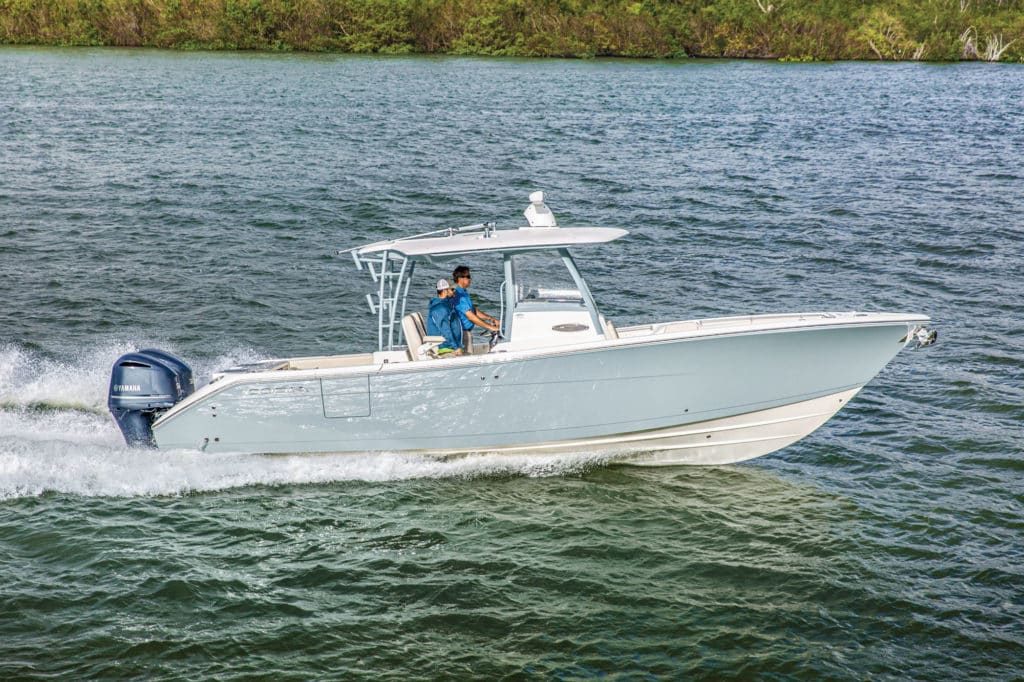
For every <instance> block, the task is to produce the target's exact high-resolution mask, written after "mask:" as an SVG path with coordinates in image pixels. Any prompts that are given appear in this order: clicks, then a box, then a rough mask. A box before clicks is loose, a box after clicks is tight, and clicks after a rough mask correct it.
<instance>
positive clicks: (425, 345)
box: [402, 312, 444, 360]
mask: <svg viewBox="0 0 1024 682" xmlns="http://www.w3.org/2000/svg"><path fill="white" fill-rule="evenodd" d="M402 333H403V334H405V343H406V345H407V346H408V347H409V359H410V360H426V359H427V358H436V357H437V356H438V353H437V348H438V346H440V345H441V344H442V343H444V337H443V336H427V329H426V325H425V324H424V323H423V315H421V314H420V313H419V312H415V313H409V314H408V315H406V316H405V317H403V318H402Z"/></svg>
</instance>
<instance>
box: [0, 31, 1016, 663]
mask: <svg viewBox="0 0 1024 682" xmlns="http://www.w3.org/2000/svg"><path fill="white" fill-rule="evenodd" d="M1022 100H1024V70H1022V67H1020V66H1012V65H976V64H964V65H959V64H958V65H944V66H931V65H921V64H900V65H883V64H811V65H784V64H775V63H745V62H682V63H655V62H631V61H591V62H565V61H516V60H481V59H449V58H374V57H347V56H303V55H258V54H206V53H190V54H178V53H166V52H157V51H141V50H138V51H119V50H70V49H68V50H51V49H12V48H6V49H3V50H0V292H2V293H3V298H2V300H3V302H2V304H0V677H4V678H25V677H47V676H53V675H61V676H64V677H70V678H92V677H114V676H116V677H146V678H163V679H169V678H177V679H180V678H211V677H217V678H224V679H229V678H248V677H253V676H257V675H260V676H266V677H273V678H274V679H309V678H317V677H319V678H326V679H335V678H348V677H358V676H365V677H374V678H389V679H402V680H405V679H410V678H480V679H500V678H511V679H531V678H544V677H556V678H590V677H597V676H602V675H606V674H607V675H613V676H618V677H621V678H625V679H648V678H662V677H664V678H672V677H683V676H690V677H715V678H719V677H742V678H751V677H755V676H770V677H785V678H789V677H802V678H811V679H820V678H860V677H866V676H869V675H877V676H879V677H883V678H885V677H900V678H902V677H924V678H934V679H950V678H972V679H974V678H994V679H1006V678H1012V677H1018V676H1021V675H1024V664H1022V663H1021V661H1024V635H1022V634H1021V633H1022V632H1024V628H1022V626H1021V624H1022V621H1024V575H1022V573H1024V569H1022V568H1021V567H1022V566H1024V540H1022V532H1024V482H1022V478H1024V457H1022V455H1024V437H1022V434H1024V432H1022V423H1024V378H1022V372H1021V367H1022V362H1024V333H1022V332H1021V329H1020V320H1021V319H1022V316H1024V315H1022V313H1024V309H1022V304H1021V301H1022V300H1024V269H1022V265H1021V264H1022V262H1024V227H1022V218H1021V216H1022V215H1024V189H1022V188H1024V166H1022V158H1024V125H1022V124H1024V118H1022V114H1021V111H1020V107H1019V103H1020V102H1021V101H1022ZM538 188H540V189H544V190H546V191H547V192H548V194H549V203H550V205H551V206H552V208H553V210H554V211H555V213H556V215H557V216H558V217H559V219H560V221H561V222H562V223H563V224H573V223H575V224H605V225H615V226H624V227H628V228H629V229H631V230H632V235H631V236H630V237H629V238H628V239H627V240H624V241H622V242H619V243H618V244H616V245H614V246H610V247H607V248H601V249H596V250H593V251H592V252H590V253H588V254H587V256H586V258H585V260H583V261H582V265H583V267H584V269H585V272H586V274H587V275H588V277H589V279H590V282H591V285H592V288H593V289H594V290H595V293H596V295H597V296H598V299H599V301H600V302H601V303H602V304H603V307H604V311H605V312H606V314H607V315H608V316H609V317H611V318H612V319H614V320H616V322H617V323H619V324H620V325H625V324H630V323H639V322H644V321H649V320H652V319H680V318H688V317H696V316H706V315H725V314H731V313H737V312H780V311H791V310H821V309H829V310H851V309H864V310H892V311H907V312H922V313H926V314H929V315H931V316H932V317H933V318H934V320H935V323H936V326H937V328H938V329H939V330H940V342H939V344H938V345H937V346H934V347H932V348H929V349H927V350H922V351H919V352H913V351H906V352H904V353H902V354H901V355H900V356H899V357H897V359H896V360H895V361H894V362H893V363H892V364H891V365H889V367H888V368H886V370H885V371H883V373H882V374H881V375H880V376H879V377H878V378H877V379H876V380H875V381H873V382H872V383H871V384H870V385H869V386H868V387H867V388H866V389H865V390H864V391H863V392H862V393H861V395H860V396H859V397H858V398H857V399H856V400H855V401H853V402H852V403H851V405H850V406H849V407H847V408H846V409H844V410H843V411H842V412H841V413H840V414H839V416H838V417H837V418H835V419H834V420H833V421H831V422H830V423H829V424H827V425H826V426H825V427H824V428H822V429H821V430H820V431H818V432H817V433H815V434H814V435H813V436H811V437H810V438H808V439H806V440H804V441H802V442H801V443H798V444H797V445H794V446H792V447H789V448H787V449H785V450H783V451H782V452H779V453H776V454H774V455H771V456H768V457H765V458H762V459H759V460H755V461H754V462H751V463H748V464H744V465H739V466H729V467H720V468H678V469H664V470H647V469H637V468H629V467H609V466H606V465H605V464H604V463H603V462H601V461H600V460H598V459H596V458H594V457H593V456H591V455H588V453H585V452H583V453H578V454H576V455H567V456H565V457H562V458H559V459H557V460H547V459H543V458H531V457H513V458H503V457H496V456H474V457H466V458H462V459H457V460H452V461H448V462H436V461H431V460H427V459H423V458H417V457H407V456H399V455H369V454H368V455H365V456H352V457H335V456H318V457H259V456H249V455H224V456H209V455H203V454H201V453H198V452H158V453H151V452H137V451H132V450H128V449H127V448H125V447H123V445H122V443H121V440H120V436H119V434H118V432H117V430H116V428H115V427H114V425H113V423H112V422H111V421H110V419H109V417H108V416H107V415H106V414H105V411H104V401H105V391H106V382H107V380H108V371H109V366H110V364H111V362H112V361H113V359H114V358H115V357H116V356H117V355H118V354H120V353H122V352H126V351H128V350H130V349H133V348H138V347H143V346H148V345H156V346H160V347H164V348H167V349H170V350H173V351H175V352H177V353H179V354H181V355H182V356H184V357H186V358H188V359H189V360H190V361H191V362H192V363H193V365H194V367H196V368H197V371H198V373H199V375H200V376H208V375H209V373H210V372H211V371H213V370H215V369H217V368H220V367H223V366H225V365H228V364H230V363H233V362H237V361H247V360H257V359H262V358H267V357H273V356H276V355H292V354H320V353H332V352H347V351H356V350H362V349H365V348H366V347H367V346H368V345H370V344H371V339H372V338H373V337H374V336H375V332H374V329H373V321H372V320H371V319H370V317H369V316H368V315H367V314H366V312H365V307H364V306H365V302H364V301H363V295H364V293H365V291H366V287H367V282H366V281H364V279H363V275H361V274H359V273H356V272H355V270H354V269H353V268H352V267H351V263H350V262H349V261H347V260H346V259H344V258H340V259H339V258H337V257H335V256H333V255H332V254H333V251H334V250H335V249H339V248H348V247H351V246H354V245H357V244H360V243H363V242H366V241H368V240H376V239H380V238H383V237H387V236H390V235H394V234H401V233H409V232H412V231H419V230H427V229H436V228H437V227H442V226H449V225H460V224H468V223H474V222H479V221H481V220H492V219H493V220H497V221H498V222H499V224H501V225H503V226H512V225H515V224H518V223H520V222H521V218H520V212H521V211H522V209H523V208H525V205H526V201H525V198H526V195H527V194H528V193H529V192H530V191H532V190H534V189H538ZM471 265H474V266H475V268H474V274H475V275H476V281H475V282H474V285H475V288H476V290H477V294H476V296H477V297H478V299H479V300H480V301H481V302H483V303H484V304H485V305H484V307H485V309H486V308H487V305H486V303H487V302H488V301H490V302H492V303H493V301H494V300H495V294H496V290H497V286H498V269H497V268H496V267H492V266H494V265H496V264H494V263H492V262H490V261H488V260H487V259H481V260H480V261H479V262H474V263H471ZM423 274H424V277H425V279H424V280H423V281H424V282H427V281H428V280H429V279H430V278H433V277H434V276H441V275H443V274H444V272H443V271H442V270H441V268H437V272H433V271H431V272H428V273H423ZM425 296H426V293H424V297H425ZM425 300H426V298H424V301H425ZM612 399H613V398H612ZM499 418H500V415H495V419H499Z"/></svg>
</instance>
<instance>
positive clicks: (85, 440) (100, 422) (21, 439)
mask: <svg viewBox="0 0 1024 682" xmlns="http://www.w3.org/2000/svg"><path fill="white" fill-rule="evenodd" d="M135 348H136V346H134V345H131V344H126V343H114V344H110V345H107V346H102V347H99V348H95V349H90V350H88V351H84V352H83V353H82V354H81V355H80V356H79V357H77V358H74V359H72V360H64V361H57V360H52V359H47V358H43V357H40V356H39V354H37V353H33V352H31V351H27V350H25V349H22V348H18V347H15V346H5V347H3V348H0V500H4V499H10V498H14V497H24V496H37V495H42V494H44V493H48V492H56V493H69V494H74V495H85V496H138V495H180V494H186V493H193V492H206V491H214V490H223V489H226V488H234V487H239V486H250V485H282V484H292V483H297V484H303V483H329V482H333V481H391V480H405V479H414V478H447V477H475V476H495V475H522V476H547V475H561V474H565V473H572V472H576V471H581V470H584V469H587V468H589V467H592V466H595V465H598V464H601V463H603V462H604V461H605V460H604V459H603V458H602V457H599V456H597V455H593V454H588V453H575V454H573V453H570V454H565V455H561V456H559V457H551V456H546V455H498V454H488V453H480V454H471V455H466V456H463V457H456V458H447V459H438V458H434V457H427V456H418V455H404V454H400V453H366V454H359V455H252V454H208V453H203V452H200V451H197V450H178V451H159V450H139V449H132V448H128V447H126V446H125V445H124V441H123V440H122V437H121V433H120V432H119V431H118V429H117V426H116V424H115V423H114V421H113V419H112V418H111V417H110V415H109V414H108V413H107V410H106V405H105V401H106V390H107V383H108V381H109V372H110V366H111V364H112V363H113V361H114V360H115V359H116V358H117V357H118V356H119V355H120V354H122V353H126V352H129V351H132V350H135ZM264 358H265V356H262V355H260V354H259V353H257V352H256V351H253V350H250V349H240V350H237V351H234V352H231V353H228V354H227V355H224V356H221V357H219V358H216V359H212V360H207V361H201V362H200V363H198V366H199V369H198V370H197V375H198V377H199V383H202V380H203V377H206V376H209V372H210V371H211V370H212V369H214V368H218V367H225V366H229V365H231V364H237V363H239V362H252V361H255V360H259V359H264Z"/></svg>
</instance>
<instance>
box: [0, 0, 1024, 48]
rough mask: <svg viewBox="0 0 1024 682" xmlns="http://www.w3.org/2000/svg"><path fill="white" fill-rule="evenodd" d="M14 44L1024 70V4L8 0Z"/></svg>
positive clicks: (910, 0)
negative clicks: (962, 63) (902, 63)
mask: <svg viewBox="0 0 1024 682" xmlns="http://www.w3.org/2000/svg"><path fill="white" fill-rule="evenodd" d="M0 44H9V45H111V46H145V47H163V48H176V49H215V50H298V51H316V52H322V51H329V52H362V53H368V52H378V53H392V54H403V53H434V54H466V55H470V54H472V55H502V56H524V57H525V56H530V57H533V56H537V57H541V56H543V57H598V56H601V57H603V56H615V57H652V58H666V57H687V56H689V57H748V58H762V59H781V60H785V61H815V60H845V59H865V60H929V61H959V60H985V61H1006V62H1024V0H883V1H879V2H856V1H854V0H644V1H642V2H632V1H631V0H624V1H619V2H613V1H610V0H0Z"/></svg>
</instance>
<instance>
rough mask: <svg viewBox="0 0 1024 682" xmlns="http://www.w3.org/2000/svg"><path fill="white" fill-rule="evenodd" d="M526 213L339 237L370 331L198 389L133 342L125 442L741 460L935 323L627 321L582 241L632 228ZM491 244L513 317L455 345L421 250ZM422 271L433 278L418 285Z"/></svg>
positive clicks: (812, 418) (821, 408) (791, 429)
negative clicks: (422, 302)
mask: <svg viewBox="0 0 1024 682" xmlns="http://www.w3.org/2000/svg"><path fill="white" fill-rule="evenodd" d="M524 215H525V217H526V222H527V224H526V225H524V226H521V227H515V228H503V229H499V228H498V227H497V225H496V224H495V223H480V224H477V225H470V226H467V227H461V228H448V229H443V230H438V231H434V232H427V233H424V234H417V235H412V236H409V237H404V238H398V239H390V240H385V241H378V242H375V243H372V244H367V245H363V246H358V247H355V248H351V249H348V250H345V251H339V252H338V254H340V255H344V256H347V257H351V259H352V261H353V264H354V265H355V267H356V268H357V269H358V270H360V271H362V272H365V273H367V274H368V275H369V277H370V279H371V281H372V282H373V285H372V291H371V293H369V294H367V302H368V304H369V308H370V310H371V312H372V314H373V315H375V316H376V318H377V348H376V349H375V350H369V351H367V352H362V353H354V354H343V355H330V356H316V357H297V358H282V359H274V360H267V361H263V362H258V363H252V364H246V365H240V366H237V367H231V368H228V369H225V370H223V371H219V372H216V373H214V374H213V376H212V378H211V380H210V381H209V383H207V384H206V385H204V386H202V387H200V388H199V389H198V390H196V389H195V388H194V378H193V375H192V370H191V368H190V367H189V366H188V364H187V363H186V362H185V361H183V360H182V359H181V358H178V357H177V356H175V355H173V354H171V353H167V352H165V351H161V350H157V349H145V350H142V351H138V352H135V353H129V354H126V355H124V356H122V357H121V358H119V359H118V360H117V362H116V363H115V364H114V367H113V370H112V373H111V382H110V392H109V396H108V405H109V407H110V409H111V412H112V414H113V416H114V418H115V420H116V421H117V423H118V425H119V427H120V428H121V431H122V432H123V434H124V436H125V439H126V441H127V442H128V443H129V444H130V445H140V446H151V447H158V448H161V449H188V450H201V451H204V452H208V453H266V454H278V453H376V452H381V453H383V452H389V453H416V454H421V455H429V456H437V457H442V458H444V457H452V456H458V455H463V454H466V453H518V454H522V453H527V454H530V453H532V454H541V455H559V454H564V453H588V454H592V455H595V456H599V457H602V458H607V461H609V462H616V463H620V462H621V463H629V464H637V465H649V466H658V465H680V464H699V465H719V464H729V463H734V462H740V461H744V460H749V459H751V458H754V457H759V456H762V455H766V454H768V453H771V452H774V451H777V450H779V449H781V448H784V447H786V446H788V445H790V444H792V443H795V442H796V441H798V440H800V439H802V438H804V437H805V436H807V435H808V434H810V433H812V432H813V431H814V430H815V429H817V428H818V427H820V426H821V425H822V424H824V423H825V422H826V421H828V420H829V419H830V418H831V417H832V416H833V415H834V414H835V413H836V412H837V411H838V410H840V409H841V408H842V407H843V406H845V405H846V404H847V403H848V402H850V400H852V399H853V398H854V396H856V395H857V393H858V391H860V390H861V389H862V388H863V387H864V386H865V385H866V384H867V383H868V382H870V381H871V380H872V379H873V378H874V377H875V376H876V375H877V374H878V373H879V372H880V371H881V370H882V368H883V367H885V366H886V364H887V363H888V362H889V361H890V360H892V359H893V357H894V356H895V355H896V354H897V353H898V352H899V351H900V350H901V349H902V348H904V347H906V346H908V345H911V344H915V345H916V346H918V347H920V346H924V345H928V344H930V343H932V342H934V341H935V337H936V335H935V332H934V331H930V330H929V329H928V328H927V326H926V325H927V324H928V323H929V322H930V320H929V318H928V317H927V316H925V315H919V314H905V313H891V312H805V313H784V314H763V315H761V314H759V315H739V316H731V317H716V318H710V319H684V320H673V321H663V322H657V321H654V322H649V323H646V324H639V325H631V326H622V327H619V326H616V325H615V323H614V322H613V321H612V320H610V319H608V318H606V317H605V316H604V314H602V312H601V310H600V308H599V307H598V305H597V302H596V300H595V297H594V294H593V293H592V292H591V290H590V288H589V286H588V285H587V282H586V280H585V279H584V276H583V273H582V271H581V270H580V268H579V267H578V266H577V262H576V258H577V256H578V255H579V253H580V252H582V251H584V250H586V249H593V248H599V247H602V245H607V244H609V243H611V242H614V241H615V240H618V239H621V238H623V237H625V236H626V235H627V234H629V233H628V231H627V230H624V229H619V228H614V227H562V226H560V225H558V222H557V220H556V218H555V216H554V214H553V213H552V212H551V210H550V208H549V207H548V206H547V204H546V202H545V197H544V194H543V192H535V193H533V194H531V195H530V204H529V206H528V207H527V209H526V211H525V213H524ZM605 248H607V247H605ZM484 255H491V256H500V259H501V264H502V268H503V272H502V274H503V281H502V283H501V286H500V290H499V292H498V294H499V295H498V300H499V301H500V303H497V304H496V306H500V314H499V315H498V317H497V319H498V320H499V321H500V332H499V333H497V334H495V335H493V337H492V338H489V339H487V340H486V342H485V340H483V339H477V340H474V341H473V342H472V343H471V344H470V346H469V347H467V349H466V352H465V353H464V354H462V355H460V356H457V357H456V356H453V355H454V354H452V353H447V354H443V353H440V352H439V346H440V345H441V343H442V341H443V338H441V337H433V336H428V335H427V334H426V330H425V328H424V324H423V316H422V313H420V312H419V311H417V310H412V309H411V307H410V306H409V292H410V285H411V283H412V282H413V281H414V279H415V276H416V271H417V264H420V265H421V268H420V270H421V271H422V270H424V269H427V268H426V267H424V265H430V266H434V265H438V266H444V267H450V266H451V265H452V264H455V263H463V262H471V260H472V259H473V258H476V257H480V256H484ZM495 260H496V259H495ZM437 271H438V268H434V270H433V272H434V273H435V275H436V272H437ZM427 288H429V289H432V288H433V287H432V279H431V280H430V281H427V282H425V283H421V285H420V287H419V290H420V291H422V290H423V289H427ZM417 298H419V297H418V296H417Z"/></svg>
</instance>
